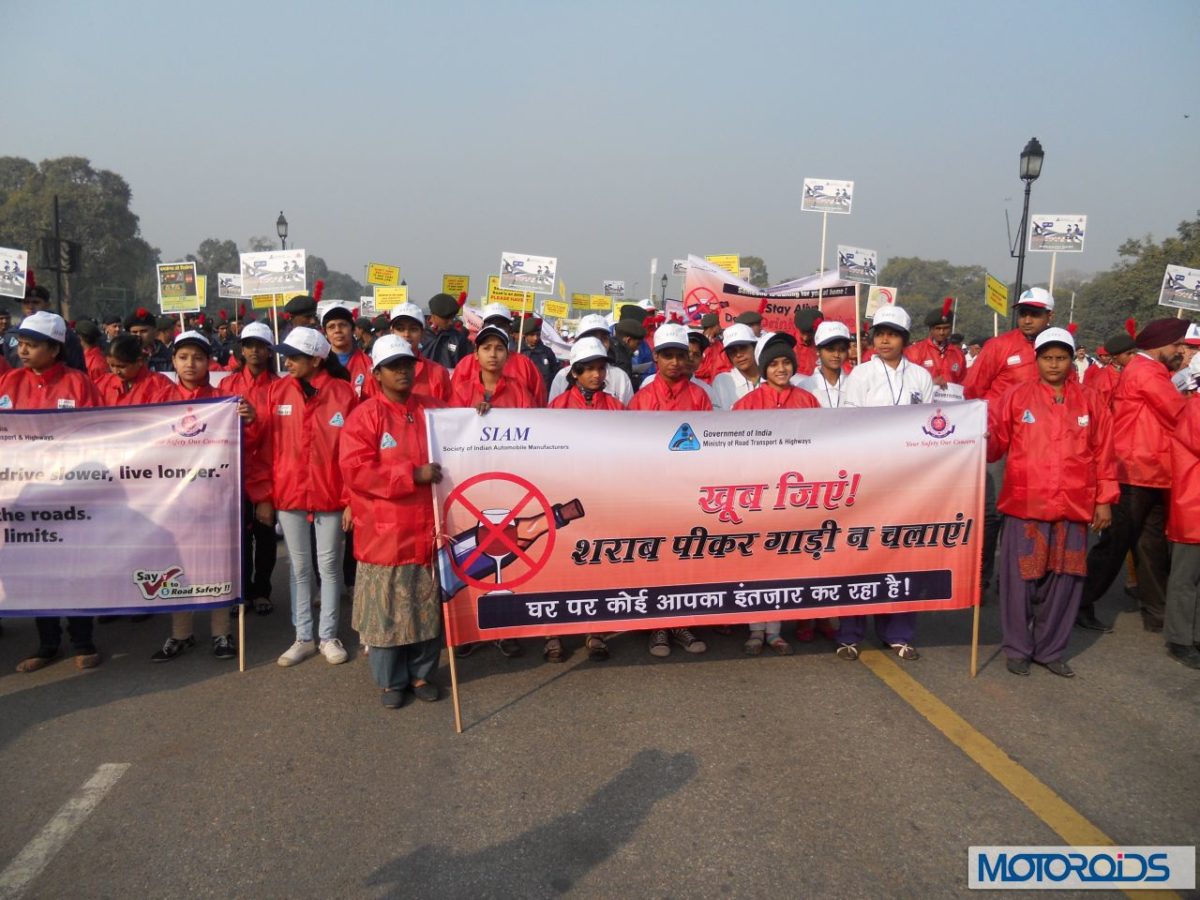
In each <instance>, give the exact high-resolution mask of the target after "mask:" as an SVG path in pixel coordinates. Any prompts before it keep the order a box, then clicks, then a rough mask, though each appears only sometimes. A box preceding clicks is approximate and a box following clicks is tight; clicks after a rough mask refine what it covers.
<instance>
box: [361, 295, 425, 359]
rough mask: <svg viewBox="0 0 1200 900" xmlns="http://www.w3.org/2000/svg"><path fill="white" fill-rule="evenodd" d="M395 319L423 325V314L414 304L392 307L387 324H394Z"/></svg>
mask: <svg viewBox="0 0 1200 900" xmlns="http://www.w3.org/2000/svg"><path fill="white" fill-rule="evenodd" d="M397 319H412V320H413V321H414V322H418V323H419V324H421V325H424V324H425V313H424V312H423V311H422V309H421V307H419V306H417V304H415V303H401V304H400V305H399V306H396V307H394V308H393V309H392V311H391V313H390V314H389V316H388V321H389V322H395V321H396V320H397ZM410 349H411V348H410ZM371 355H372V357H374V355H375V354H374V353H372V354H371ZM377 365H378V364H377Z"/></svg>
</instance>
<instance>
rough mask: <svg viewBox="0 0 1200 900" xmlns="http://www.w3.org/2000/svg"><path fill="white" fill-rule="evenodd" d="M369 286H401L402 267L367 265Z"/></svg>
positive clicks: (378, 264) (382, 264) (379, 264)
mask: <svg viewBox="0 0 1200 900" xmlns="http://www.w3.org/2000/svg"><path fill="white" fill-rule="evenodd" d="M367 284H373V285H378V286H380V287H396V286H397V285H399V284H400V267H399V266H389V265H385V264H384V263H368V264H367Z"/></svg>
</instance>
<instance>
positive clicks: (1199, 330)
mask: <svg viewBox="0 0 1200 900" xmlns="http://www.w3.org/2000/svg"><path fill="white" fill-rule="evenodd" d="M1183 342H1184V343H1185V344H1188V345H1189V346H1192V347H1195V346H1198V345H1200V325H1197V324H1196V323H1195V322H1193V323H1192V324H1191V325H1189V326H1188V330H1187V334H1185V335H1184V336H1183ZM1198 355H1200V354H1198ZM1195 358H1196V357H1195V356H1193V357H1192V359H1195Z"/></svg>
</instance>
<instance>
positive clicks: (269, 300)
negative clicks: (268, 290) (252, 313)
mask: <svg viewBox="0 0 1200 900" xmlns="http://www.w3.org/2000/svg"><path fill="white" fill-rule="evenodd" d="M302 296H304V291H285V292H284V293H282V294H255V295H254V296H253V297H251V298H250V308H251V309H282V308H283V307H285V306H287V302H288V301H289V300H291V299H292V298H293V297H302Z"/></svg>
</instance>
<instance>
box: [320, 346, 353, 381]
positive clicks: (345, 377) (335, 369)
mask: <svg viewBox="0 0 1200 900" xmlns="http://www.w3.org/2000/svg"><path fill="white" fill-rule="evenodd" d="M325 371H326V372H327V373H328V374H329V377H331V378H337V379H339V380H341V381H346V382H350V381H352V380H353V379H351V377H350V370H349V369H347V368H346V367H345V366H343V365H342V361H341V360H340V359H338V358H337V354H336V353H334V352H333V351H332V350H330V351H329V355H328V356H326V357H325Z"/></svg>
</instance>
